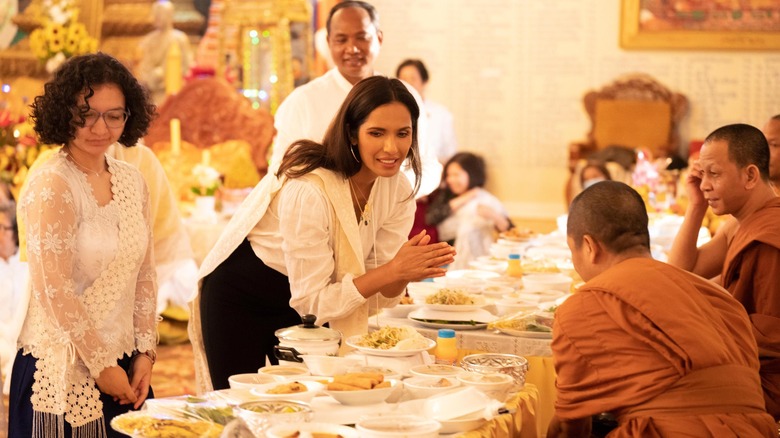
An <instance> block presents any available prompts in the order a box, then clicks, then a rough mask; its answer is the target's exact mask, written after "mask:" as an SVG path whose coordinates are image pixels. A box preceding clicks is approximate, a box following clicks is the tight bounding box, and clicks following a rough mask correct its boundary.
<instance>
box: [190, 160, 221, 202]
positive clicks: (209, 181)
mask: <svg viewBox="0 0 780 438" xmlns="http://www.w3.org/2000/svg"><path fill="white" fill-rule="evenodd" d="M192 175H193V176H194V177H195V181H196V183H197V184H196V185H194V186H192V187H191V188H190V190H192V193H194V194H195V195H196V196H214V194H215V193H216V192H217V189H219V186H220V185H221V184H222V174H220V173H219V172H218V171H217V169H214V168H213V167H211V166H207V165H205V164H202V163H199V164H196V165H195V167H193V168H192Z"/></svg>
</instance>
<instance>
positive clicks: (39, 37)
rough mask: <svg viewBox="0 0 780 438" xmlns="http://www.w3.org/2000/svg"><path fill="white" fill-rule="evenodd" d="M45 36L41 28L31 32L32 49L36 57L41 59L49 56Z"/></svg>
mask: <svg viewBox="0 0 780 438" xmlns="http://www.w3.org/2000/svg"><path fill="white" fill-rule="evenodd" d="M45 38H46V37H45V36H44V34H43V31H42V30H41V29H35V30H34V31H33V32H32V33H31V34H30V49H31V50H32V52H33V54H34V55H35V56H36V57H38V58H41V59H46V58H47V57H48V56H49V50H48V48H47V45H46V39H45Z"/></svg>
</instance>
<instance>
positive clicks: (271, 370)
mask: <svg viewBox="0 0 780 438" xmlns="http://www.w3.org/2000/svg"><path fill="white" fill-rule="evenodd" d="M257 372H258V373H260V374H268V375H271V376H276V377H281V378H282V379H287V380H289V379H294V378H296V377H299V376H308V375H309V374H310V373H309V369H308V368H306V365H303V364H298V365H268V366H264V367H262V368H260V369H259V370H257Z"/></svg>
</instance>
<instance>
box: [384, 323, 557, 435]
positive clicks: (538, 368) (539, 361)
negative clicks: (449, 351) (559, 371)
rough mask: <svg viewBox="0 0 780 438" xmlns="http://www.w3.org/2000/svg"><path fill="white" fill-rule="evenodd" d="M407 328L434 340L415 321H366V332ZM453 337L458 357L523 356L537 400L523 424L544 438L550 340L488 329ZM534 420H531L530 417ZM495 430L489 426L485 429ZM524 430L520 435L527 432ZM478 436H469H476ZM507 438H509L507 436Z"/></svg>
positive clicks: (551, 372)
mask: <svg viewBox="0 0 780 438" xmlns="http://www.w3.org/2000/svg"><path fill="white" fill-rule="evenodd" d="M404 324H405V325H410V326H413V327H414V328H415V329H417V331H418V332H420V333H421V334H422V335H423V336H425V337H426V338H430V339H434V340H435V339H436V337H437V335H438V329H436V328H430V327H426V326H424V325H422V324H420V323H418V322H416V321H413V320H410V319H404V318H388V317H384V316H382V314H381V313H380V315H379V316H378V317H376V316H372V317H370V318H369V329H372V328H373V329H376V328H378V327H381V326H386V325H391V326H398V325H404ZM455 338H456V340H457V346H458V352H459V358H458V360H460V359H462V358H463V357H465V356H467V355H469V354H473V353H508V354H515V355H518V356H523V357H525V358H526V359H527V360H528V373H527V374H526V383H528V384H531V385H533V386H534V390H535V391H536V394H535V397H536V399H538V412H537V413H536V415H533V416H530V415H528V414H527V413H526V414H523V415H526V418H525V421H526V422H527V421H530V420H529V419H531V418H533V421H535V423H536V430H535V432H536V434H537V436H539V437H543V436H546V434H547V425H548V424H549V423H550V420H551V419H552V416H553V412H554V403H555V369H554V367H553V362H552V352H551V350H550V342H551V339H535V338H522V337H518V336H510V335H506V334H503V333H497V332H495V331H493V330H488V329H477V330H456V331H455ZM534 417H535V418H534ZM492 427H498V426H496V425H493V422H491V423H489V424H488V425H486V426H485V427H483V428H482V429H485V428H492ZM527 429H528V428H526V432H525V433H524V434H523V435H522V436H529V435H526V434H527V433H528V430H527ZM484 432H485V433H484V434H482V435H481V436H503V435H502V433H501V432H500V429H498V430H494V431H493V432H491V433H487V432H488V431H487V430H485V431H484ZM476 436H480V435H469V437H472V438H474V437H476ZM509 436H512V435H511V434H510V435H509Z"/></svg>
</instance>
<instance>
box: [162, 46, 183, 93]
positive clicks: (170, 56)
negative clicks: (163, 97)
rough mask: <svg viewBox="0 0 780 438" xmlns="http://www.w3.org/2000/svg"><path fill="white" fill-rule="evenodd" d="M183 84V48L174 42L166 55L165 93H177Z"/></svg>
mask: <svg viewBox="0 0 780 438" xmlns="http://www.w3.org/2000/svg"><path fill="white" fill-rule="evenodd" d="M181 86H182V72H181V48H180V47H179V44H178V43H175V42H174V43H172V44H171V46H170V48H169V49H168V53H167V55H166V56H165V94H167V95H169V96H170V95H172V94H176V93H178V92H179V90H181Z"/></svg>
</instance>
